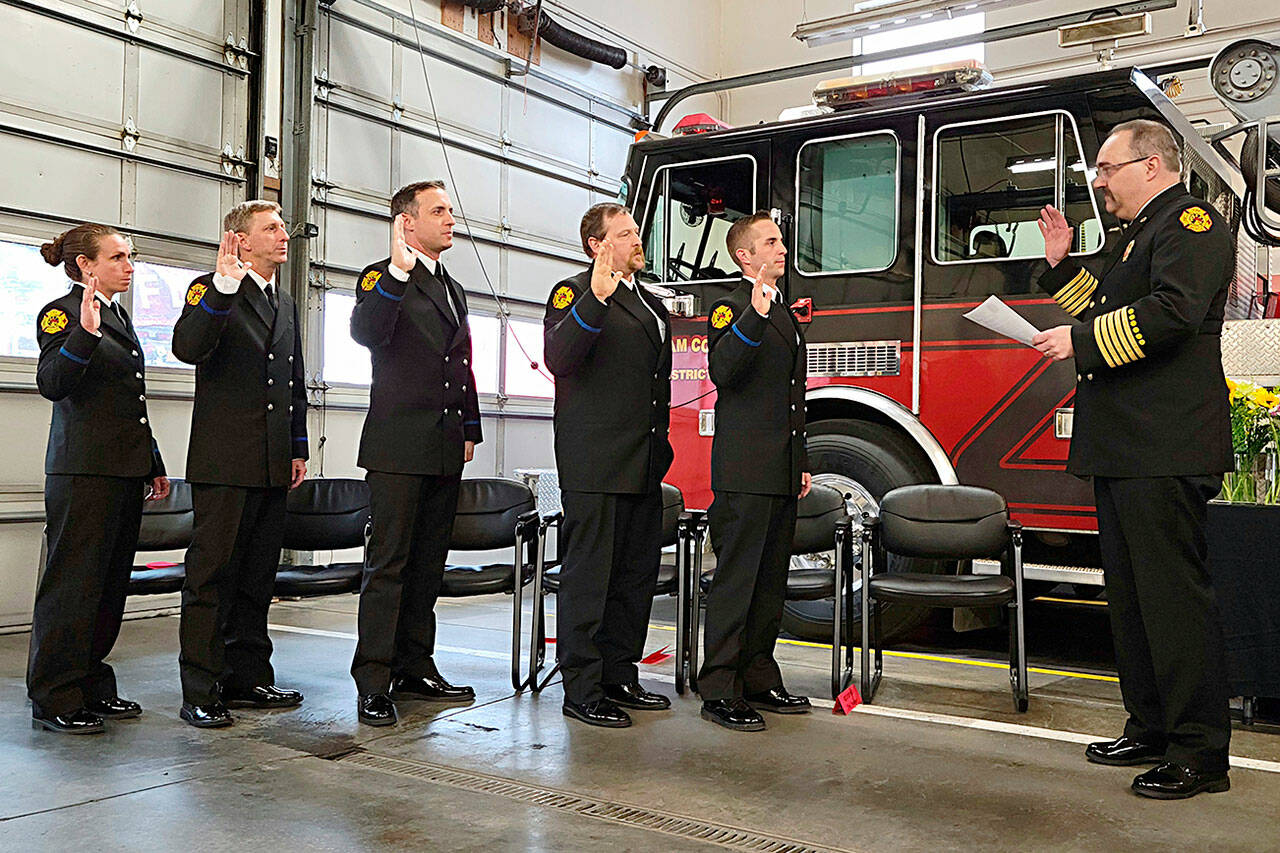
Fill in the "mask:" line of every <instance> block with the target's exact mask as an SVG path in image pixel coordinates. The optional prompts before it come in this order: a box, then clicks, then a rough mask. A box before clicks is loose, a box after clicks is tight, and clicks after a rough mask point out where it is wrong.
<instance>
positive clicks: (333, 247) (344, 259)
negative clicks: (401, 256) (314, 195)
mask: <svg viewBox="0 0 1280 853" xmlns="http://www.w3.org/2000/svg"><path fill="white" fill-rule="evenodd" d="M390 219H391V217H390V215H389V214H388V216H387V217H386V218H379V217H375V216H362V215H360V214H358V213H348V212H347V211H345V210H333V209H329V210H327V211H326V212H325V217H324V260H325V262H326V263H329V264H332V265H334V266H339V267H351V268H353V269H363V268H364V267H365V266H367V265H368V264H371V263H373V262H374V261H378V260H381V259H383V258H385V257H387V256H388V255H389V254H391V249H390V245H391V224H390Z"/></svg>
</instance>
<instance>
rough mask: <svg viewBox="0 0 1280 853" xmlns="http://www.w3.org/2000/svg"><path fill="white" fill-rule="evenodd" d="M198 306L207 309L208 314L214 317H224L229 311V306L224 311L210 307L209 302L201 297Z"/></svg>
mask: <svg viewBox="0 0 1280 853" xmlns="http://www.w3.org/2000/svg"><path fill="white" fill-rule="evenodd" d="M200 307H201V308H203V309H204V310H206V311H208V312H209V313H210V314H212V315H213V316H215V317H225V316H227V315H228V314H230V313H231V309H230V308H228V309H227V310H226V311H219V310H218V309H216V308H210V307H209V303H208V302H205V301H204V300H203V299H201V300H200Z"/></svg>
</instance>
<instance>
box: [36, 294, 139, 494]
mask: <svg viewBox="0 0 1280 853" xmlns="http://www.w3.org/2000/svg"><path fill="white" fill-rule="evenodd" d="M83 294H84V290H83V289H82V288H80V287H72V288H71V291H70V292H69V293H67V294H66V295H65V296H62V297H60V298H58V299H55V300H54V301H52V302H50V303H49V304H48V305H46V306H45V307H44V308H43V309H42V310H41V311H40V315H39V317H40V319H39V321H38V324H37V325H38V331H37V336H38V339H39V344H40V363H39V366H38V367H37V368H36V384H37V386H38V387H39V388H40V393H41V395H43V396H44V397H45V398H46V399H48V400H52V401H53V419H52V421H51V422H50V424H49V446H48V449H47V450H46V452H45V461H44V471H45V473H46V474H89V475H99V476H108V477H146V478H149V479H150V478H154V477H160V476H163V475H164V463H163V462H162V461H161V459H160V450H159V448H158V447H157V446H156V442H155V439H154V438H153V437H152V435H151V424H150V422H149V420H148V418H147V401H146V390H147V389H146V383H145V381H144V380H143V370H144V365H143V355H142V345H141V344H140V343H139V342H138V339H137V336H135V335H134V332H133V328H132V324H131V323H130V322H129V320H128V317H127V316H126V317H125V320H124V322H121V320H120V318H119V317H118V316H116V313H115V310H114V309H112V308H109V307H107V306H106V305H102V308H101V318H102V319H101V323H100V325H99V328H98V331H99V332H101V333H102V334H101V337H99V336H98V335H94V334H91V333H90V332H88V331H86V330H85V328H84V327H83V326H81V325H80V300H81V298H82V297H83ZM94 298H95V299H96V298H97V297H94Z"/></svg>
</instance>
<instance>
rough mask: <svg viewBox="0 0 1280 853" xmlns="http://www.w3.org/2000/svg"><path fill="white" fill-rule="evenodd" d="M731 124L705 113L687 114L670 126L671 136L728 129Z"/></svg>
mask: <svg viewBox="0 0 1280 853" xmlns="http://www.w3.org/2000/svg"><path fill="white" fill-rule="evenodd" d="M731 127H732V125H728V124H725V123H724V122H722V121H720V120H719V119H715V118H712V117H711V116H709V115H707V114H706V113H694V114H693V115H687V116H685V117H684V118H682V119H680V121H679V122H677V123H676V126H675V127H673V128H671V135H672V136H692V135H693V134H695V133H711V132H712V131H714V130H729V129H730V128H731Z"/></svg>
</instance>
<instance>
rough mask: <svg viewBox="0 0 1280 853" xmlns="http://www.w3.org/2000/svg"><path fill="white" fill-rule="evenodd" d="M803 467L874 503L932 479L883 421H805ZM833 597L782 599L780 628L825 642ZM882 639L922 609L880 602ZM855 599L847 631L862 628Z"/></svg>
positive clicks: (930, 563)
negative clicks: (847, 484) (853, 487)
mask: <svg viewBox="0 0 1280 853" xmlns="http://www.w3.org/2000/svg"><path fill="white" fill-rule="evenodd" d="M807 447H808V452H809V470H810V472H811V473H812V474H813V475H814V476H815V477H818V476H819V475H820V474H834V475H839V476H841V477H846V478H848V479H850V480H853V481H854V482H856V483H858V484H859V485H861V487H862V489H863V491H865V492H866V493H867V496H869V497H870V498H872V499H873V500H874V501H875V502H876V505H877V506H878V505H879V501H880V498H882V497H884V494H885V492H888V491H890V490H892V489H896V488H897V487H899V486H908V485H911V484H913V483H936V482H937V480H938V478H937V475H936V474H935V472H934V470H933V468H932V466H930V465H929V463H928V461H927V460H926V459H925V458H924V456H923V454H922V453H921V451H920V450H919V448H918V447H916V446H915V445H914V444H913V443H912V442H911V441H910V440H909V439H907V438H905V437H903V435H902V434H901V433H899V432H898V431H896V430H894V429H892V428H891V427H887V426H884V425H883V424H877V423H870V422H867V421H855V420H826V421H817V422H815V423H813V424H810V425H809V428H808V442H807ZM946 566H947V564H946V563H945V562H943V561H940V560H918V559H904V558H900V557H890V561H889V570H890V571H893V572H908V571H909V572H929V573H932V574H937V573H939V572H942V571H943V570H944V569H945V568H946ZM834 604H835V603H834V601H833V600H832V599H830V598H827V599H822V600H819V601H788V602H786V603H785V604H784V605H783V609H782V630H784V631H786V632H787V633H789V634H792V635H793V636H796V637H800V638H801V639H804V640H810V641H814V642H825V643H829V642H831V627H832V626H831V619H832V611H833V608H834ZM882 607H883V609H882V611H881V620H882V622H881V624H882V625H883V628H884V637H883V642H885V643H889V642H892V641H893V640H894V639H895V638H897V637H900V636H902V635H903V634H905V633H907V632H908V631H910V630H911V629H913V628H915V627H916V626H917V625H919V624H920V623H921V622H923V621H924V620H925V619H926V618H928V615H929V610H928V608H920V607H903V606H901V605H895V604H885V605H882ZM861 609H862V608H861V604H860V602H858V601H857V600H855V601H854V605H853V610H854V621H853V624H852V625H850V626H849V628H850V630H851V631H852V632H853V636H855V637H857V636H859V635H860V632H861V631H862V623H861V620H862V613H861Z"/></svg>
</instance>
